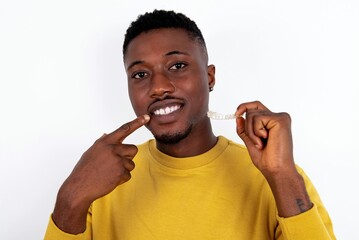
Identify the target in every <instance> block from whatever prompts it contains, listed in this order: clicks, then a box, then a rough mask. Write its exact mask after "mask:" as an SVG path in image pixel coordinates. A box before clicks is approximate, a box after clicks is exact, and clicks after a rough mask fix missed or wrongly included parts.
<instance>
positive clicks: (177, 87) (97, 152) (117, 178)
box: [53, 29, 312, 234]
mask: <svg viewBox="0 0 359 240" xmlns="http://www.w3.org/2000/svg"><path fill="white" fill-rule="evenodd" d="M158 43H161V44H158ZM124 64H125V68H126V72H127V76H128V90H129V96H130V100H131V103H132V106H133V109H134V111H135V113H136V115H137V116H138V117H137V118H136V119H135V120H133V121H131V122H129V123H126V124H124V125H123V126H122V127H120V128H119V129H117V130H115V131H114V132H112V133H110V134H105V135H103V136H102V137H101V138H99V139H98V140H97V141H96V142H95V143H94V145H93V146H91V147H90V148H89V149H88V150H87V151H86V152H85V153H84V154H83V156H82V157H81V159H80V161H79V162H78V164H77V165H76V167H75V168H74V170H73V171H72V173H71V174H70V176H69V177H68V178H67V180H66V181H65V182H64V184H63V185H62V186H61V188H60V190H59V193H58V197H57V201H56V205H55V209H54V212H53V220H54V222H55V223H56V225H57V226H58V227H59V228H60V229H62V230H63V231H65V232H68V233H72V234H77V233H81V232H83V231H84V230H85V229H86V215H87V211H88V208H89V207H90V205H91V203H92V202H93V201H95V200H96V199H98V198H100V197H102V196H104V195H106V194H108V193H110V192H111V191H112V190H114V189H115V188H116V187H117V186H118V185H120V184H123V183H125V182H127V181H128V180H130V178H131V171H132V170H133V169H134V167H135V165H134V163H133V161H132V159H133V157H134V156H135V155H136V153H137V147H136V146H135V145H129V144H123V140H124V139H125V138H126V137H127V136H128V135H130V134H131V133H132V132H134V131H135V130H136V129H138V128H139V127H141V126H143V125H145V126H146V127H147V128H148V129H149V130H150V131H151V132H152V134H153V135H154V136H155V137H156V139H157V140H156V143H157V147H158V149H159V150H160V151H162V152H164V153H166V154H168V155H171V156H174V157H188V156H196V155H198V154H201V153H204V152H206V151H208V150H209V149H211V148H212V147H213V146H214V145H215V144H216V141H217V138H216V137H215V135H214V134H213V132H212V128H211V123H210V120H209V119H208V117H207V116H206V112H207V111H208V99H209V88H210V87H213V86H214V84H215V67H214V66H213V65H208V58H207V54H206V51H205V49H204V48H203V46H202V45H201V44H200V43H199V42H198V41H196V40H194V39H192V38H190V37H189V36H188V34H187V33H186V32H185V31H184V30H182V29H158V30H151V31H149V32H146V33H142V34H141V35H139V36H138V37H136V38H135V39H133V40H132V41H131V43H130V44H129V46H128V50H127V52H126V55H125V57H124ZM243 114H246V117H245V118H243V117H241V116H242V115H243ZM236 115H237V116H238V117H237V119H236V124H237V129H236V130H237V133H238V136H239V137H240V138H241V139H242V140H243V141H244V143H245V145H246V146H247V148H248V151H249V153H250V156H251V159H252V161H253V163H254V164H255V166H256V167H257V168H258V169H259V170H260V171H261V172H262V174H263V175H264V176H265V178H266V180H267V181H268V183H269V186H270V187H271V190H272V192H273V195H274V198H275V200H276V204H277V208H278V212H279V215H280V216H283V217H289V216H294V215H297V214H299V213H301V212H304V211H307V210H308V209H310V208H311V207H312V203H311V201H310V199H309V197H308V194H307V191H306V188H305V185H304V181H303V179H302V177H301V176H300V175H299V173H298V172H297V170H296V168H295V164H294V158H293V146H292V136H291V120H290V116H289V115H288V114H287V113H273V112H271V111H270V110H269V109H267V108H266V107H265V106H264V105H263V104H262V103H260V102H258V101H256V102H249V103H243V104H241V105H239V106H238V108H237V110H236ZM179 138H182V139H181V140H180V141H178V139H179ZM163 139H167V140H166V141H168V139H172V140H173V139H177V140H176V141H178V142H176V143H171V144H168V143H166V141H165V140H163Z"/></svg>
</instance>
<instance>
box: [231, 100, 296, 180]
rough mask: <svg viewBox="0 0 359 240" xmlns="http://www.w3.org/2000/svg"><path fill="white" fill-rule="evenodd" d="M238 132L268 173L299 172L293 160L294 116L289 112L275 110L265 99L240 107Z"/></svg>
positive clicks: (237, 114)
mask: <svg viewBox="0 0 359 240" xmlns="http://www.w3.org/2000/svg"><path fill="white" fill-rule="evenodd" d="M244 113H245V114H246V118H245V119H244V118H243V117H238V118H237V120H236V121H237V134H238V135H239V137H240V138H241V139H242V140H243V142H244V143H245V145H246V146H247V148H248V151H249V154H250V156H251V158H252V161H253V163H254V164H255V166H256V167H257V168H258V169H259V170H260V171H261V172H262V173H263V174H264V175H265V176H266V177H268V176H272V175H276V174H278V173H280V172H283V171H296V170H295V165H294V160H293V144H292V134H291V119H290V116H289V115H288V114H287V113H273V112H271V111H270V110H269V109H268V108H266V107H265V106H264V105H263V104H262V103H261V102H258V101H256V102H248V103H243V104H241V105H239V106H238V108H237V111H236V116H242V115H243V114H244Z"/></svg>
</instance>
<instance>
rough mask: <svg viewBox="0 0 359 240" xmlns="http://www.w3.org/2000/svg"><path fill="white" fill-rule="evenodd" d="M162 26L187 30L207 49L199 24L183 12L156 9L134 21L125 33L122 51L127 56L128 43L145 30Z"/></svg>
mask: <svg viewBox="0 0 359 240" xmlns="http://www.w3.org/2000/svg"><path fill="white" fill-rule="evenodd" d="M161 28H181V29H184V30H186V31H187V33H188V34H189V36H190V37H191V38H193V39H196V40H197V41H198V42H199V43H200V44H201V45H202V46H203V47H204V49H205V50H206V43H205V41H204V38H203V35H202V32H201V30H200V29H199V28H198V27H197V24H196V23H195V22H194V21H193V20H191V19H190V18H188V17H187V16H186V15H184V14H182V13H176V12H174V11H166V10H154V11H153V12H146V13H145V14H143V15H139V16H138V17H137V20H136V21H133V22H132V23H131V25H130V26H129V28H128V29H127V31H126V34H125V40H124V42H123V48H122V53H123V56H125V54H126V51H127V47H128V44H129V43H130V42H131V41H132V40H133V39H134V38H136V37H137V36H138V35H140V34H141V33H143V32H148V31H150V30H154V29H161Z"/></svg>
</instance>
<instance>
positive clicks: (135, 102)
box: [128, 86, 147, 115]
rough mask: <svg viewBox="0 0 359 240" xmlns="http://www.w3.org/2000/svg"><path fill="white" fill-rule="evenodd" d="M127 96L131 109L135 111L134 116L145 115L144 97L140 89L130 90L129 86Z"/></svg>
mask: <svg viewBox="0 0 359 240" xmlns="http://www.w3.org/2000/svg"><path fill="white" fill-rule="evenodd" d="M128 95H129V98H130V101H131V105H132V108H133V110H134V111H135V113H136V115H142V114H145V113H146V112H147V110H146V107H145V106H146V104H145V103H144V101H145V96H144V93H143V91H141V90H140V89H137V90H136V89H135V88H131V87H130V86H129V88H128Z"/></svg>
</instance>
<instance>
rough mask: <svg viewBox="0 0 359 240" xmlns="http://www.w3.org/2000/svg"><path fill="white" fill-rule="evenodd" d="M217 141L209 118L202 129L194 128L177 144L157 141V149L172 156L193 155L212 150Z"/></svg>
mask: <svg viewBox="0 0 359 240" xmlns="http://www.w3.org/2000/svg"><path fill="white" fill-rule="evenodd" d="M216 143H217V137H216V136H215V135H214V134H213V132H212V126H211V123H210V120H209V119H208V120H207V121H206V122H205V123H204V124H201V125H200V129H192V131H191V132H190V133H189V134H188V136H187V137H186V138H184V139H182V140H181V141H179V142H178V143H175V144H164V143H160V142H158V141H156V145H157V149H158V150H160V151H161V152H163V153H165V154H167V155H170V156H172V157H178V158H182V157H193V156H196V155H199V154H202V153H205V152H207V151H208V150H210V149H211V148H212V147H213V146H214V145H215V144H216Z"/></svg>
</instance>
